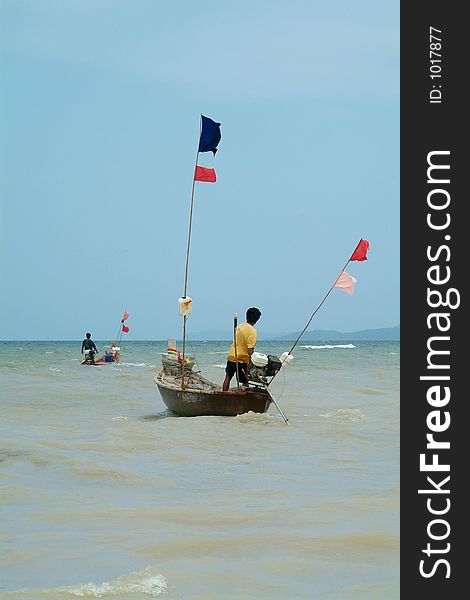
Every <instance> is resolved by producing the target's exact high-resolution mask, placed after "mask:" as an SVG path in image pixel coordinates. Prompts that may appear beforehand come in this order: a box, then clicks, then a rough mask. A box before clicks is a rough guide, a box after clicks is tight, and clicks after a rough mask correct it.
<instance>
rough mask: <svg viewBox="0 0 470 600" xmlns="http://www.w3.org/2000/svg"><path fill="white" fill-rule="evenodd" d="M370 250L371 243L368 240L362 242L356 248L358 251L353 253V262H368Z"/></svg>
mask: <svg viewBox="0 0 470 600" xmlns="http://www.w3.org/2000/svg"><path fill="white" fill-rule="evenodd" d="M368 250H369V242H368V241H367V240H362V239H361V241H360V242H359V244H358V245H357V246H356V249H355V250H354V252H353V253H352V256H351V258H350V259H349V260H350V261H351V260H359V261H362V260H367V251H368Z"/></svg>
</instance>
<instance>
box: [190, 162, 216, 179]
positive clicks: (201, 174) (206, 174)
mask: <svg viewBox="0 0 470 600" xmlns="http://www.w3.org/2000/svg"><path fill="white" fill-rule="evenodd" d="M194 181H208V182H209V183H215V181H216V176H215V171H214V169H206V167H198V166H196V172H195V174H194Z"/></svg>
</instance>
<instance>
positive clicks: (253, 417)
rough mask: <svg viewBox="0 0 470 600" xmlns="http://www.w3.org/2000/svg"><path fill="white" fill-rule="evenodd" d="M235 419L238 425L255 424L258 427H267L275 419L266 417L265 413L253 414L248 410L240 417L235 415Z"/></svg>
mask: <svg viewBox="0 0 470 600" xmlns="http://www.w3.org/2000/svg"><path fill="white" fill-rule="evenodd" d="M235 419H236V421H238V423H256V424H258V425H267V424H268V423H269V424H270V423H272V422H273V420H275V417H274V416H272V415H267V414H266V413H255V412H253V411H251V410H250V411H248V412H247V413H243V414H242V415H237V416H236V417H235Z"/></svg>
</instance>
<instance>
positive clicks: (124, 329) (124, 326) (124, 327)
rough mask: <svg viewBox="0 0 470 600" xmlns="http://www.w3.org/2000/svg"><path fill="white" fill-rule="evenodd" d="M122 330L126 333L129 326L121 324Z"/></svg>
mask: <svg viewBox="0 0 470 600" xmlns="http://www.w3.org/2000/svg"><path fill="white" fill-rule="evenodd" d="M122 330H123V332H124V333H127V332H128V331H129V327H127V325H123V326H122Z"/></svg>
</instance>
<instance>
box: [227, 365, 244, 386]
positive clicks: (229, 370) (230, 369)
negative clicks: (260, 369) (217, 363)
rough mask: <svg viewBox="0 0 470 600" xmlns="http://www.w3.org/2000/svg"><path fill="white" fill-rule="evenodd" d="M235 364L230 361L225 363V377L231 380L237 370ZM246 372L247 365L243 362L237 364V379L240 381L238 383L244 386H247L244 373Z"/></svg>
mask: <svg viewBox="0 0 470 600" xmlns="http://www.w3.org/2000/svg"><path fill="white" fill-rule="evenodd" d="M236 365H237V363H235V362H232V361H231V360H228V361H227V366H226V367H225V372H226V373H227V375H228V376H229V377H230V378H232V377H233V376H234V375H235V373H236V370H237V366H236ZM247 372H248V365H247V364H246V363H245V362H239V363H238V378H239V380H240V383H243V384H244V385H248V379H247V378H246V375H245V373H247Z"/></svg>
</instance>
